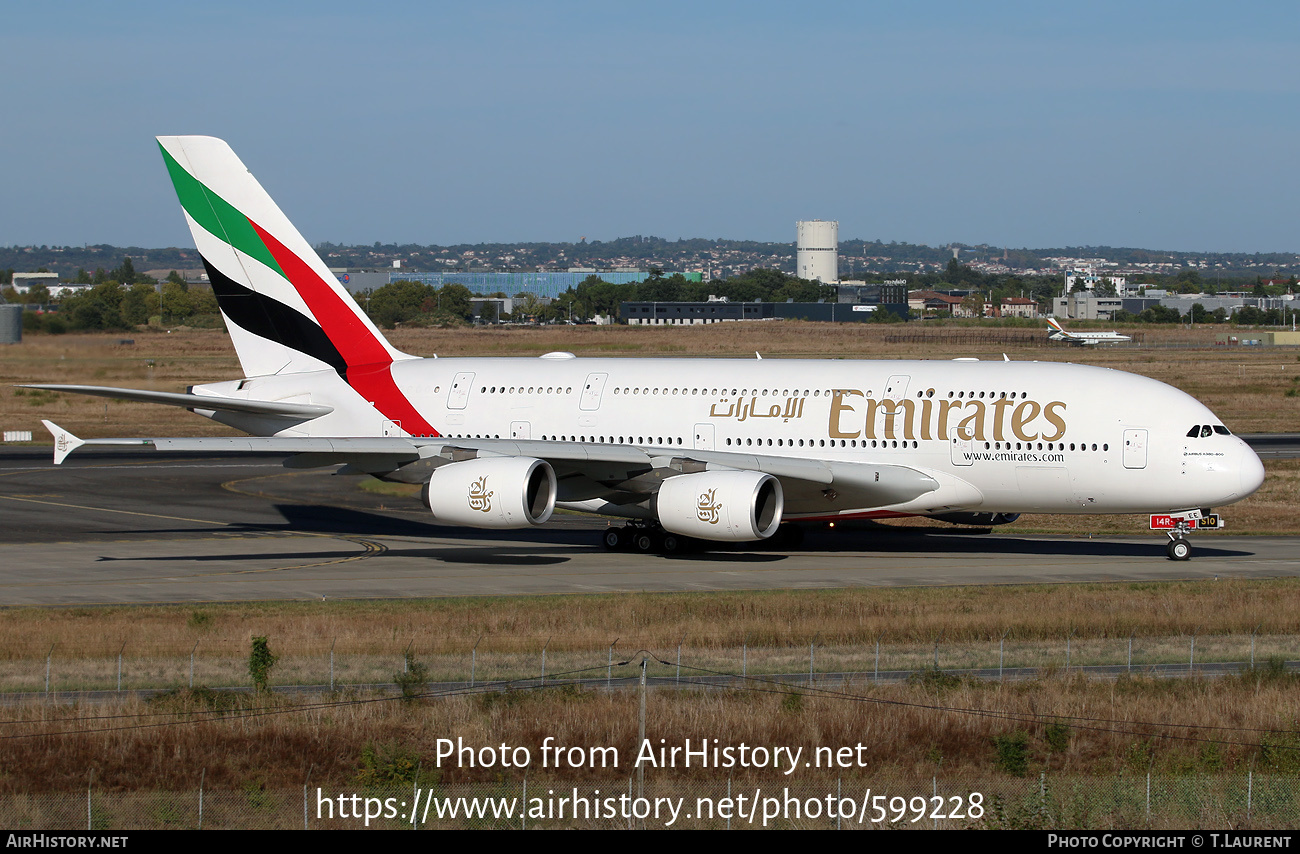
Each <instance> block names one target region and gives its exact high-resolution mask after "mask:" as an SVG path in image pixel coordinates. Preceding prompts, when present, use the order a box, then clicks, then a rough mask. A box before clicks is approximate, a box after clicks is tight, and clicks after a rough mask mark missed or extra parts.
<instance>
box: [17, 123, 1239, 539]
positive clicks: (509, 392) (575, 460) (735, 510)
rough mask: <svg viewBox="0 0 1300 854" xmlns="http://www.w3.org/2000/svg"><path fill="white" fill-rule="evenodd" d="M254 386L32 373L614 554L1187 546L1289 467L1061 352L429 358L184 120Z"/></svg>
mask: <svg viewBox="0 0 1300 854" xmlns="http://www.w3.org/2000/svg"><path fill="white" fill-rule="evenodd" d="M158 142H159V145H160V146H161V148H162V154H163V159H164V160H165V161H166V165H167V169H168V171H169V172H170V174H171V178H172V181H173V183H174V184H175V187H176V192H177V195H178V196H179V198H180V202H181V206H182V207H183V208H184V211H185V217H186V220H187V221H188V222H189V226H190V230H191V232H193V235H194V241H195V243H196V244H197V247H198V250H199V252H200V254H201V255H202V256H203V262H204V265H205V266H206V268H207V272H208V276H209V278H210V280H211V282H212V288H213V290H214V291H215V293H216V296H217V301H218V303H219V305H220V308H221V312H222V314H223V316H224V318H225V322H226V326H227V328H228V329H229V332H230V337H231V340H232V342H233V343H234V345H235V348H236V350H237V352H238V356H239V360H240V364H241V367H242V368H243V372H244V378H243V379H238V380H232V381H229V382H217V383H211V384H206V385H199V386H194V387H192V388H190V389H189V391H188V392H187V393H184V394H172V393H163V392H153V391H136V390H130V389H115V388H105V387H98V386H52V385H37V386H32V387H38V388H48V389H57V390H62V391H75V392H80V393H86V394H95V395H101V396H107V397H117V398H126V399H133V400H145V401H152V402H157V403H166V404H172V405H178V406H184V407H187V408H189V409H191V410H193V411H195V412H197V413H199V414H200V415H204V416H206V417H208V418H212V419H214V420H216V421H219V422H222V423H224V424H227V425H230V426H232V427H235V428H238V429H239V430H242V431H244V432H246V433H248V434H251V435H250V436H249V437H247V438H188V439H186V438H155V439H89V440H82V439H78V438H77V437H75V436H73V435H71V434H70V433H68V432H67V431H65V430H62V429H61V428H59V427H58V426H56V425H53V424H50V423H49V422H46V426H47V427H49V429H50V430H51V432H53V433H54V435H55V439H56V443H55V462H62V460H63V459H64V457H66V456H67V454H68V453H70V452H71V451H72V450H74V449H75V448H77V447H79V446H80V445H83V444H152V445H154V446H156V447H157V448H158V449H160V450H166V451H183V452H193V451H211V450H224V451H232V452H243V451H270V452H280V453H283V454H284V455H285V456H286V457H287V459H286V461H285V465H287V466H290V467H314V466H342V469H341V470H340V471H341V473H348V474H362V473H368V474H373V475H375V476H376V477H379V478H382V479H384V480H389V481H398V482H406V483H418V484H423V485H424V487H423V491H422V494H423V497H424V501H425V503H426V504H427V505H428V507H429V509H430V510H431V511H432V513H433V516H434V518H435V520H437V521H440V522H444V523H447V524H456V525H469V526H473V527H478V528H489V529H491V528H522V527H527V526H530V525H540V524H542V523H544V522H546V521H547V520H548V519H549V518H550V516H551V514H552V512H553V510H554V508H556V507H565V508H570V509H574V510H581V511H587V512H591V513H597V514H604V515H607V516H612V517H618V518H622V519H626V520H630V521H629V522H628V524H627V525H625V526H624V527H611V528H610V529H609V530H608V531H607V532H606V535H605V541H606V545H607V546H609V547H611V548H619V547H628V546H630V547H632V548H636V549H638V550H643V551H651V550H656V549H659V550H664V551H673V550H676V549H678V548H681V547H682V545H683V542H684V540H686V539H688V538H691V539H695V540H711V541H753V540H761V539H764V538H767V537H770V536H772V535H773V534H774V533H775V532H776V531H777V529H778V527H779V526H780V525H781V524H782V523H783V522H797V521H803V520H807V521H812V520H821V521H826V520H832V521H833V520H838V519H861V518H884V517H893V516H908V515H923V516H936V517H939V518H942V519H947V520H950V521H958V522H973V523H977V524H985V525H987V524H997V523H1000V522H1006V521H1011V520H1013V519H1014V518H1015V517H1016V515H1017V514H1020V513H1035V512H1037V513H1079V514H1086V513H1161V514H1168V515H1169V516H1170V517H1172V518H1173V519H1174V520H1175V521H1174V523H1173V524H1174V531H1173V533H1171V538H1170V544H1169V554H1170V557H1173V558H1175V559H1185V558H1186V557H1187V556H1188V555H1189V554H1190V547H1189V545H1188V542H1187V539H1186V537H1185V536H1184V531H1185V530H1186V529H1187V528H1188V527H1190V526H1191V524H1192V523H1190V522H1188V523H1184V522H1182V521H1180V520H1188V519H1195V518H1197V517H1198V516H1199V515H1201V514H1202V513H1203V512H1205V511H1206V510H1208V508H1211V507H1215V506H1219V505H1223V504H1228V503H1230V502H1233V501H1239V500H1241V499H1242V498H1245V497H1246V496H1248V495H1250V494H1251V493H1252V492H1254V491H1255V490H1256V489H1257V488H1258V487H1259V486H1260V484H1261V483H1262V482H1263V478H1264V469H1263V466H1262V465H1261V464H1260V461H1259V458H1258V457H1257V456H1256V455H1255V454H1254V452H1253V451H1252V450H1251V449H1250V448H1249V447H1248V446H1247V445H1246V443H1245V442H1243V441H1242V440H1241V439H1239V438H1237V437H1236V436H1233V435H1231V434H1230V433H1229V431H1228V430H1227V428H1226V427H1224V426H1223V425H1222V423H1221V422H1220V421H1219V419H1218V418H1216V417H1215V416H1214V414H1213V413H1212V412H1210V410H1209V409H1207V408H1206V407H1205V406H1203V405H1202V404H1201V403H1199V402H1197V401H1196V400H1194V399H1193V398H1191V397H1189V396H1187V395H1186V394H1184V393H1182V392H1180V391H1178V390H1176V389H1174V388H1171V387H1170V386H1167V385H1164V384H1162V383H1159V382H1156V381H1155V380H1151V379H1147V378H1145V377H1141V376H1135V375H1132V374H1126V373H1122V372H1119V371H1113V370H1106V369H1101V368H1094V367H1085V366H1078V365H1064V364H1055V363H1036V362H1009V361H1004V362H980V361H976V360H967V359H958V360H956V361H811V360H775V359H754V360H718V359H708V360H703V359H700V360H690V359H604V358H601V359H586V358H582V359H580V358H575V357H574V356H573V355H572V354H570V353H548V354H546V355H544V356H541V357H540V358H456V359H451V358H441V359H440V358H417V357H414V356H410V355H407V354H405V353H402V352H399V351H398V350H396V349H394V348H393V347H392V346H391V345H390V344H389V343H388V342H387V341H386V340H385V339H384V337H383V336H382V335H381V334H380V332H379V331H378V329H376V328H375V326H374V324H373V323H371V321H370V320H369V319H368V318H367V317H366V315H365V314H364V313H363V312H361V311H360V310H359V309H358V307H357V305H356V303H355V302H354V301H353V300H352V298H351V296H350V295H349V294H348V293H347V292H346V291H344V290H343V288H342V287H341V286H340V285H339V283H338V281H337V280H336V278H335V277H334V276H333V275H332V274H331V273H330V272H329V270H328V268H327V267H326V266H325V264H324V263H323V262H322V261H321V259H320V258H319V257H318V256H317V255H316V253H315V252H314V251H313V250H312V248H311V247H310V245H309V244H308V243H307V242H306V241H305V240H304V239H303V238H302V236H301V235H300V234H299V233H298V231H297V230H296V229H295V228H294V227H293V225H291V224H290V222H289V220H288V219H287V218H286V217H285V215H284V214H283V213H281V211H280V209H279V208H278V207H277V206H276V204H275V203H274V202H273V201H272V200H271V198H270V196H269V195H267V193H266V191H265V190H263V189H262V187H261V185H260V184H258V182H257V180H256V179H255V178H253V176H252V175H251V174H250V173H249V171H248V169H247V168H246V167H245V166H244V164H243V163H242V162H240V160H239V159H238V158H237V157H236V156H235V153H234V152H233V151H232V150H231V149H230V147H229V146H228V145H227V144H226V143H225V142H223V141H221V140H219V139H213V138H211V137H195V136H180V137H175V136H173V137H160V138H159V140H158Z"/></svg>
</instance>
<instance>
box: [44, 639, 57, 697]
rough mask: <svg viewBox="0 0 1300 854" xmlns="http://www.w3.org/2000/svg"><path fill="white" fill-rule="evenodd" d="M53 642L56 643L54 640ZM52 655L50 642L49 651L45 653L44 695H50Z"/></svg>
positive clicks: (52, 647) (52, 649)
mask: <svg viewBox="0 0 1300 854" xmlns="http://www.w3.org/2000/svg"><path fill="white" fill-rule="evenodd" d="M55 643H58V642H57V641H55ZM52 655H54V644H53V643H52V644H50V650H49V652H47V653H45V696H46V697H49V696H50V656H52Z"/></svg>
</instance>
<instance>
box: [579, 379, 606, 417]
mask: <svg viewBox="0 0 1300 854" xmlns="http://www.w3.org/2000/svg"><path fill="white" fill-rule="evenodd" d="M608 378H609V374H588V375H587V381H586V382H585V383H583V386H582V406H581V408H582V409H585V410H586V411H588V412H595V411H596V410H597V409H600V396H601V394H603V393H604V391H605V380H606V379H608Z"/></svg>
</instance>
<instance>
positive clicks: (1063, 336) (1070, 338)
mask: <svg viewBox="0 0 1300 854" xmlns="http://www.w3.org/2000/svg"><path fill="white" fill-rule="evenodd" d="M1047 327H1048V329H1047V337H1048V338H1050V339H1051V340H1053V341H1064V342H1065V343H1067V344H1078V345H1080V346H1084V347H1092V346H1094V345H1096V344H1114V343H1116V342H1119V341H1132V340H1133V339H1132V337H1130V336H1128V335H1120V334H1119V333H1118V332H1071V331H1070V330H1068V329H1066V328H1065V327H1064V326H1062V325H1061V324H1060V323H1059V322H1058V321H1057V320H1056V319H1055V318H1052V317H1049V318H1048V319H1047Z"/></svg>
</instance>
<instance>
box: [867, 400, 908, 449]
mask: <svg viewBox="0 0 1300 854" xmlns="http://www.w3.org/2000/svg"><path fill="white" fill-rule="evenodd" d="M877 410H879V411H880V413H881V414H882V415H883V416H884V419H885V425H884V426H885V430H884V432H885V435H884V437H883V438H886V439H897V438H898V436H897V434H896V431H895V430H894V418H895V416H897V415H898V414H899V412H900V411H901V412H902V413H903V438H904V439H915V438H916V436H915V435H914V434H913V432H912V422H913V421H914V420H915V415H916V411H915V410H916V406H915V404H913V403H912V401H910V400H890V399H889V398H885V399H884V400H873V399H871V398H867V438H868V439H879V438H881V437H880V436H877V435H876V412H877Z"/></svg>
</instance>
